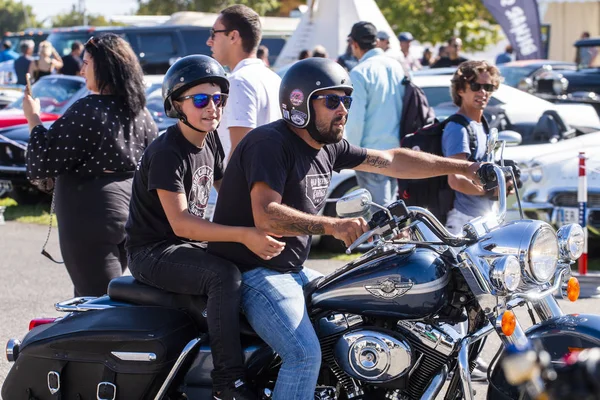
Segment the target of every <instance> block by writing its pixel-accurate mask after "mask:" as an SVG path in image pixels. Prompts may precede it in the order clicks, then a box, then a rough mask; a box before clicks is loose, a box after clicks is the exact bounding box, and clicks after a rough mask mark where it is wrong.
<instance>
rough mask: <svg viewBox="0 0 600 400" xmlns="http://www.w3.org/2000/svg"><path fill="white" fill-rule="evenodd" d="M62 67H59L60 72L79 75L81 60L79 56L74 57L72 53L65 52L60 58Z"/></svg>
mask: <svg viewBox="0 0 600 400" xmlns="http://www.w3.org/2000/svg"><path fill="white" fill-rule="evenodd" d="M62 61H63V67H62V68H61V69H60V73H61V74H64V75H79V71H81V66H82V65H83V60H82V59H81V58H80V57H76V56H74V55H73V54H67V55H66V56H64V57H63V58H62Z"/></svg>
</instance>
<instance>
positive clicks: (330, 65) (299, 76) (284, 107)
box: [279, 57, 353, 137]
mask: <svg viewBox="0 0 600 400" xmlns="http://www.w3.org/2000/svg"><path fill="white" fill-rule="evenodd" d="M326 89H341V90H343V91H345V92H346V95H347V96H350V95H351V94H352V91H353V88H352V82H350V76H348V72H346V70H345V69H344V68H343V67H342V66H341V65H339V64H338V63H336V62H335V61H332V60H328V59H326V58H314V57H313V58H307V59H304V60H301V61H297V62H296V63H295V64H294V65H292V66H291V67H290V69H288V71H287V72H286V73H285V75H284V76H283V79H282V80H281V86H280V88H279V104H281V114H282V115H283V119H285V120H286V121H287V122H288V123H289V124H291V125H293V126H295V127H297V128H302V129H308V131H309V133H311V130H312V129H316V128H315V127H314V121H312V120H311V115H314V110H313V108H312V105H311V103H310V98H311V96H312V95H314V94H315V92H317V91H321V90H326ZM311 128H312V129H311ZM311 136H312V133H311ZM313 137H314V136H313Z"/></svg>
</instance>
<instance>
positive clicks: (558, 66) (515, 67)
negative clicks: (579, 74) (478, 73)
mask: <svg viewBox="0 0 600 400" xmlns="http://www.w3.org/2000/svg"><path fill="white" fill-rule="evenodd" d="M498 69H499V70H500V73H501V74H502V77H503V78H504V81H503V82H504V84H506V85H508V86H512V87H514V88H517V89H520V90H522V91H524V92H528V93H531V94H534V95H535V94H537V92H538V91H542V92H545V91H547V90H548V89H550V91H552V87H550V88H545V87H543V86H544V85H546V84H548V83H550V85H552V82H548V81H547V80H546V78H547V77H548V76H549V75H551V74H552V73H553V72H554V73H556V72H558V73H562V72H564V71H575V70H577V65H576V64H575V63H574V62H568V61H556V60H520V61H513V62H509V63H506V64H502V65H499V66H498Z"/></svg>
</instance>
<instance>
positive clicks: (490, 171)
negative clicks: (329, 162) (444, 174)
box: [346, 164, 512, 254]
mask: <svg viewBox="0 0 600 400" xmlns="http://www.w3.org/2000/svg"><path fill="white" fill-rule="evenodd" d="M509 169H510V168H509V167H500V166H498V165H495V164H483V165H482V166H481V168H480V169H479V171H477V174H478V175H479V177H480V179H481V182H482V183H483V184H486V183H488V182H489V183H492V182H497V184H498V197H499V210H498V214H497V216H496V217H497V220H498V223H502V222H503V221H504V218H505V217H506V180H505V177H504V170H507V171H508V170H509ZM511 174H512V173H511ZM407 208H408V211H409V212H410V215H409V216H408V217H410V218H416V219H419V220H421V221H422V222H423V223H425V224H426V225H428V227H429V228H430V229H431V230H432V231H433V233H434V234H435V235H436V236H437V237H438V238H439V239H440V240H441V241H442V242H444V243H445V244H447V245H449V246H452V247H461V246H464V245H466V244H469V243H470V242H471V239H469V238H465V237H462V236H457V235H454V234H452V233H450V232H449V231H448V230H447V229H446V227H445V226H444V225H443V224H442V223H441V222H440V221H439V220H438V219H437V218H436V217H435V216H434V215H433V214H432V213H431V212H430V211H428V210H426V209H425V208H422V207H416V206H411V207H407ZM406 217H407V216H404V215H403V216H397V215H394V218H395V219H396V223H398V222H400V221H399V220H398V218H406ZM388 231H389V226H388V225H387V224H386V225H384V226H379V227H376V228H374V229H371V230H370V231H367V232H365V233H363V234H362V235H361V236H360V237H359V238H358V239H356V240H355V241H354V243H352V244H351V245H350V246H349V247H348V248H347V249H346V254H350V253H351V252H352V251H353V250H355V249H356V248H357V247H358V246H360V245H361V244H363V243H365V242H367V241H368V240H369V239H370V238H372V237H373V236H374V235H381V234H384V233H386V232H388Z"/></svg>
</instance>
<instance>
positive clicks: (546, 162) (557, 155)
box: [511, 131, 600, 237]
mask: <svg viewBox="0 0 600 400" xmlns="http://www.w3.org/2000/svg"><path fill="white" fill-rule="evenodd" d="M529 147H531V148H532V150H533V151H532V153H533V154H539V155H537V156H535V157H533V158H532V159H531V160H529V161H528V162H525V163H523V164H522V165H521V169H522V172H523V175H522V177H523V179H524V181H525V182H524V183H525V190H524V191H523V195H522V197H523V209H524V211H525V213H526V215H527V216H528V217H529V218H534V219H541V220H544V221H546V222H549V223H551V224H553V225H555V226H556V227H560V226H562V225H566V224H570V223H577V222H578V221H579V202H578V198H577V188H578V183H579V153H580V152H585V157H586V175H587V185H588V190H587V197H588V198H587V201H588V202H587V215H586V218H587V219H586V221H587V225H588V228H589V232H590V236H595V237H600V157H599V156H598V154H600V131H599V132H595V133H590V134H587V135H582V136H579V137H576V138H574V139H570V140H566V141H563V142H561V143H559V144H555V145H552V144H545V145H537V146H529ZM511 150H512V149H511ZM514 150H517V148H515V149H514ZM519 150H520V149H519Z"/></svg>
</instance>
